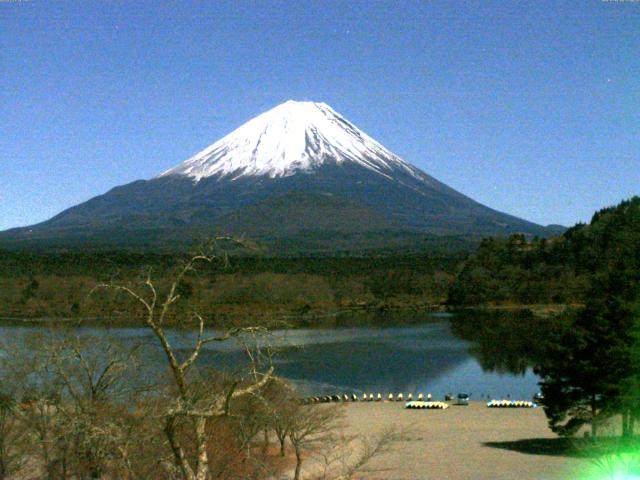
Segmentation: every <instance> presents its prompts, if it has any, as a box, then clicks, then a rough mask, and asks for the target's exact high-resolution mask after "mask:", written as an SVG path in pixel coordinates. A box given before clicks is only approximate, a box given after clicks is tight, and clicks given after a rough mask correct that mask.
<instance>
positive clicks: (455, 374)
mask: <svg viewBox="0 0 640 480" xmlns="http://www.w3.org/2000/svg"><path fill="white" fill-rule="evenodd" d="M456 330H457V329H455V328H453V324H452V322H451V321H450V319H447V318H439V319H438V318H430V319H429V321H427V322H425V323H420V324H418V325H411V326H402V327H385V328H372V327H355V328H332V329H295V330H280V331H277V332H275V333H273V335H272V336H271V337H270V339H269V343H270V344H271V345H273V346H274V347H276V352H275V354H274V355H273V363H274V365H275V367H276V372H277V374H279V375H280V376H283V377H285V378H287V379H289V380H290V381H291V382H292V383H293V384H294V385H295V386H296V387H297V389H298V390H299V391H300V392H301V393H303V394H306V395H321V394H333V393H348V394H351V393H357V394H362V393H374V394H377V393H378V392H379V393H382V394H383V395H385V396H386V394H388V393H389V392H393V393H400V392H402V393H404V394H405V395H406V394H407V393H409V392H412V393H414V395H415V394H417V393H424V394H427V393H431V394H433V395H434V397H435V398H442V397H443V396H444V395H445V394H446V393H454V394H456V393H458V392H467V393H470V394H471V395H472V398H475V399H482V398H487V397H491V398H503V397H507V396H510V397H511V398H522V399H530V398H531V397H532V396H533V395H534V393H536V392H537V391H538V386H537V382H538V380H539V379H538V378H537V377H536V376H535V375H534V373H533V372H532V370H531V368H529V367H528V366H527V365H526V364H525V365H520V366H519V367H518V368H515V369H512V370H517V372H518V373H512V372H509V369H505V368H502V367H500V366H499V365H496V364H495V362H493V359H492V358H482V356H481V355H479V354H478V348H477V344H476V342H474V341H473V340H469V339H468V338H467V339H463V338H461V335H460V334H459V333H457V332H456ZM467 330H469V328H467ZM471 330H472V331H476V329H475V326H474V328H473V329H471ZM36 331H37V332H44V333H45V337H44V338H45V339H46V332H47V331H46V330H45V329H43V328H38V327H22V326H19V327H18V326H5V327H1V328H0V338H2V339H3V340H5V341H6V340H19V339H25V338H27V337H29V336H30V335H32V334H33V333H34V332H36ZM454 332H456V333H454ZM74 333H75V334H77V335H82V336H85V337H87V338H89V339H90V342H91V343H93V344H95V345H99V344H100V342H101V341H104V338H105V336H107V335H108V336H109V337H110V338H115V339H118V341H121V342H123V344H127V345H130V344H134V343H140V342H142V343H148V344H149V345H152V346H153V345H155V339H154V337H153V336H152V334H151V333H150V332H149V331H148V330H147V329H144V328H112V329H109V330H105V329H101V328H87V327H83V328H80V329H75V330H74ZM522 334H523V335H524V334H526V333H524V332H523V333H522ZM466 337H468V335H466ZM193 340H194V334H193V333H181V332H177V331H173V332H171V341H172V343H173V344H174V345H176V346H186V345H189V344H190V343H191V342H193ZM44 341H46V340H44ZM489 341H490V342H492V341H493V340H489ZM497 348H498V349H499V348H500V346H499V345H498V346H497ZM143 355H144V360H145V361H144V362H143V364H145V365H147V368H148V369H149V370H148V372H147V373H146V375H152V373H151V372H154V371H155V372H157V371H159V370H161V369H164V368H165V363H164V359H163V358H162V355H161V352H160V351H158V350H157V349H156V348H155V347H150V348H147V349H145V350H144V353H143ZM485 355H486V354H485ZM243 358H244V355H243V353H242V350H241V348H240V347H239V346H238V345H237V344H235V343H231V342H225V343H224V344H209V345H207V346H206V351H204V352H203V354H202V355H201V359H200V366H215V367H217V368H220V367H221V366H223V367H224V368H226V369H234V368H239V366H240V365H242V363H243ZM483 365H484V368H483ZM487 365H490V366H489V367H487Z"/></svg>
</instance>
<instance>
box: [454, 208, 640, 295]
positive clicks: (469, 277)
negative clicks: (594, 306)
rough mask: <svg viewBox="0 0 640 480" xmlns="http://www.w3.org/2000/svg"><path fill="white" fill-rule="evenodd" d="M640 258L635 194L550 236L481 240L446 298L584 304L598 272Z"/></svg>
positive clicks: (639, 223) (639, 221) (639, 217)
mask: <svg viewBox="0 0 640 480" xmlns="http://www.w3.org/2000/svg"><path fill="white" fill-rule="evenodd" d="M639 258H640V197H634V198H632V199H630V200H627V201H624V202H622V203H620V204H619V205H617V206H615V207H609V208H605V209H602V210H600V211H598V212H596V213H595V214H594V215H593V218H592V219H591V222H590V223H589V224H588V225H586V224H577V225H575V226H574V227H572V228H570V229H569V230H567V231H566V232H565V233H564V234H562V235H560V236H559V237H555V238H552V239H548V240H547V239H538V238H536V239H533V240H531V241H528V240H526V239H525V237H523V236H522V235H512V236H510V237H508V238H491V239H485V240H484V241H483V242H482V243H481V245H480V247H479V248H478V250H477V251H476V253H475V254H473V255H472V256H471V257H469V259H468V260H467V261H466V262H465V263H464V265H463V267H462V269H461V270H460V272H459V273H458V275H457V277H456V281H455V283H454V284H453V286H452V288H451V291H450V293H449V303H450V304H453V305H478V304H523V303H524V304H529V303H584V301H585V297H586V295H588V292H589V288H590V286H591V284H592V283H593V282H594V280H595V279H597V278H598V276H599V275H600V272H603V271H605V270H608V269H610V268H611V267H612V266H614V265H618V266H620V267H621V268H625V269H629V268H636V266H637V265H639V264H640V262H639V261H638V259H639ZM625 265H627V266H625ZM632 265H635V266H632ZM632 273H633V272H632Z"/></svg>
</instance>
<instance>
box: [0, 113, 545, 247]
mask: <svg viewBox="0 0 640 480" xmlns="http://www.w3.org/2000/svg"><path fill="white" fill-rule="evenodd" d="M514 232H521V233H524V234H528V235H540V236H548V235H549V234H550V233H555V232H552V231H550V230H549V229H547V228H545V227H542V226H540V225H537V224H534V223H531V222H528V221H526V220H522V219H520V218H517V217H514V216H511V215H508V214H506V213H501V212H498V211H496V210H493V209H491V208H488V207H486V206H484V205H481V204H480V203H478V202H476V201H474V200H472V199H471V198H469V197H467V196H465V195H463V194H462V193H459V192H457V191H456V190H454V189H452V188H450V187H448V186H447V185H445V184H443V183H441V182H439V181H438V180H436V179H435V178H433V177H431V176H429V175H427V174H426V173H424V172H423V171H421V170H420V169H418V168H416V167H415V166H413V165H411V164H410V163H408V162H406V161H404V160H403V159H401V158H399V157H398V156H397V155H395V154H394V153H392V152H390V151H389V150H387V149H386V148H385V147H384V146H383V145H381V144H380V143H378V142H377V141H376V140H374V139H373V138H371V137H369V136H368V135H367V134H365V133H364V132H363V131H361V130H360V129H358V128H357V127H356V126H355V125H354V124H352V123H351V122H350V121H348V120H347V119H345V118H344V117H343V116H342V115H340V114H339V113H337V112H336V111H335V110H333V109H332V108H331V107H330V106H328V105H326V104H324V103H314V102H296V101H288V102H285V103H283V104H281V105H278V106H277V107H275V108H273V109H271V110H269V111H267V112H265V113H262V114H261V115H258V116H257V117H255V118H253V119H252V120H249V121H248V122H247V123H245V124H244V125H242V126H240V127H239V128H237V129H236V130H234V131H232V132H231V133H229V134H228V135H226V136H225V137H223V138H221V139H220V140H218V141H217V142H215V143H213V144H212V145H211V146H209V147H207V148H205V149H204V150H202V151H201V152H199V153H197V154H196V155H194V156H192V157H191V158H189V159H187V160H186V161H184V162H182V163H180V164H179V165H177V166H176V167H174V168H171V169H169V170H167V171H165V172H164V173H162V174H160V175H158V176H157V177H155V178H152V179H150V180H138V181H135V182H133V183H129V184H127V185H123V186H119V187H116V188H113V189H112V190H110V191H108V192H107V193H105V194H103V195H100V196H97V197H95V198H92V199H91V200H89V201H87V202H85V203H82V204H80V205H77V206H75V207H71V208H69V209H67V210H65V211H63V212H61V213H60V214H58V215H56V216H55V217H53V218H51V219H50V220H47V221H45V222H43V223H40V224H37V225H33V226H30V227H24V228H18V229H13V230H8V231H6V232H3V233H0V241H2V242H3V243H5V244H6V243H9V244H12V245H22V246H25V245H29V244H33V245H38V244H42V243H46V244H48V245H59V246H74V245H77V246H96V247H100V246H102V247H106V246H109V247H118V246H136V245H137V246H154V245H160V244H162V245H175V246H178V245H184V244H186V243H189V242H190V241H192V240H193V239H194V238H196V237H204V236H212V235H215V234H221V233H224V234H234V235H245V236H247V237H250V238H254V239H257V240H259V241H262V242H264V243H265V244H267V245H268V244H271V245H272V246H275V247H274V248H275V249H276V250H277V249H278V247H279V248H280V249H284V250H287V249H288V248H290V246H291V245H296V248H299V249H302V250H318V249H319V250H322V249H326V248H327V245H332V246H333V247H331V248H344V249H352V248H361V247H366V246H377V247H382V246H385V245H387V244H388V243H389V241H390V239H391V238H393V239H395V240H394V241H395V242H396V243H398V238H405V237H406V238H408V237H412V238H416V236H420V235H422V236H424V235H441V236H442V235H445V236H450V235H456V236H459V235H462V236H476V237H477V236H488V235H505V234H510V233H514ZM399 244H402V242H401V241H400V242H399ZM336 246H337V247H336Z"/></svg>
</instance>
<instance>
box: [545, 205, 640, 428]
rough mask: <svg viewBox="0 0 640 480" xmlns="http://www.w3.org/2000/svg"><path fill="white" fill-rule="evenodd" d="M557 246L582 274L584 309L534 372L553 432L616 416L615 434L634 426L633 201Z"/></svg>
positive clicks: (638, 258) (636, 288)
mask: <svg viewBox="0 0 640 480" xmlns="http://www.w3.org/2000/svg"><path fill="white" fill-rule="evenodd" d="M565 236H566V237H567V239H566V240H565V241H566V242H567V243H569V245H570V248H568V249H567V250H568V251H569V252H571V253H572V255H571V256H570V259H571V262H574V265H573V266H574V268H575V271H584V272H589V280H590V281H589V283H590V288H589V289H588V291H587V294H586V295H585V296H584V298H583V301H584V303H585V306H584V308H582V309H580V310H578V311H577V312H575V313H573V314H570V315H568V318H566V319H565V322H564V324H565V325H566V327H565V328H564V329H563V331H562V332H559V333H557V334H556V335H555V336H552V337H551V339H550V340H549V342H548V344H547V346H546V354H545V357H544V358H543V359H541V361H540V363H539V365H538V366H537V368H536V372H537V373H538V374H539V375H540V376H541V377H542V383H541V388H542V391H543V393H544V394H545V412H546V413H547V417H548V418H549V423H550V426H551V428H552V429H554V431H557V432H558V433H561V434H567V435H570V434H573V433H575V431H576V430H577V429H578V428H580V426H582V425H583V424H584V423H590V424H591V427H592V433H593V434H594V435H595V434H596V432H597V425H598V423H599V422H600V419H601V418H603V417H604V418H606V417H609V416H612V415H614V414H618V413H619V414H621V416H622V421H623V426H622V431H623V434H631V433H632V430H633V427H632V425H633V422H634V421H635V420H636V419H638V418H640V417H639V413H640V412H639V410H640V408H639V407H638V404H639V402H638V393H640V388H638V387H639V385H640V358H639V357H638V350H639V338H640V337H639V333H638V332H639V330H638V329H639V328H640V326H639V325H638V322H639V320H638V318H639V315H638V305H639V304H640V198H638V197H635V198H633V199H631V200H629V201H626V202H622V203H621V204H620V205H618V206H617V207H615V208H607V209H604V210H601V211H599V212H597V213H596V214H595V215H594V216H593V220H592V222H591V224H590V225H589V226H580V227H577V228H574V229H571V230H569V231H568V232H567V233H566V234H565Z"/></svg>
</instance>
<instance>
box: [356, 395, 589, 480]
mask: <svg viewBox="0 0 640 480" xmlns="http://www.w3.org/2000/svg"><path fill="white" fill-rule="evenodd" d="M344 413H345V424H346V426H345V431H346V433H350V434H366V435H371V436H373V435H376V434H379V433H380V432H382V431H383V430H384V429H385V428H388V427H390V426H392V425H394V424H395V425H396V426H397V427H398V428H400V429H404V430H406V431H407V432H409V434H408V436H407V438H406V439H405V440H403V441H401V442H400V443H398V444H397V445H396V446H395V447H394V449H393V451H392V452H390V453H386V454H384V455H382V456H380V457H378V458H376V459H374V460H373V461H372V463H371V464H370V467H371V472H369V473H366V474H364V475H362V476H361V477H360V478H363V479H367V480H374V479H380V480H381V479H385V480H386V479H448V480H458V479H459V480H464V479H478V480H483V479H486V480H500V479H518V480H523V479H531V480H534V479H535V480H545V479H554V480H555V479H567V478H581V479H582V478H588V477H587V475H586V472H587V471H588V470H593V468H594V467H593V465H592V464H591V463H590V462H589V461H588V460H585V459H582V458H575V457H571V456H566V455H562V454H559V453H558V448H557V447H558V440H557V437H556V435H555V434H554V433H553V432H551V431H550V430H549V428H548V427H547V421H546V418H545V415H544V412H543V410H542V409H541V408H536V409H490V408H487V407H486V404H485V403H483V402H471V404H470V405H469V406H466V407H463V406H453V405H452V406H451V407H450V408H448V409H447V410H406V409H404V404H403V403H402V402H397V403H393V402H391V403H386V402H385V403H353V404H346V405H345V407H344Z"/></svg>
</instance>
